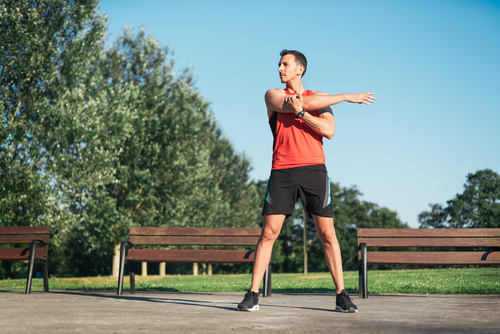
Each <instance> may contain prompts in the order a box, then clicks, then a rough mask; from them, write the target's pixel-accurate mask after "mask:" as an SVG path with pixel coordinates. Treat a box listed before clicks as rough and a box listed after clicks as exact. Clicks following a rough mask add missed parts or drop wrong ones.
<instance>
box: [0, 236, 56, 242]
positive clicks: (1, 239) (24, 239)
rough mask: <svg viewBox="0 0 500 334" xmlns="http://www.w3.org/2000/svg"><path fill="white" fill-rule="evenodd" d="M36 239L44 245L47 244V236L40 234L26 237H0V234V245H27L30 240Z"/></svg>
mask: <svg viewBox="0 0 500 334" xmlns="http://www.w3.org/2000/svg"><path fill="white" fill-rule="evenodd" d="M33 239H37V240H42V241H43V242H45V243H48V242H49V235H48V234H46V235H41V234H26V235H22V234H20V235H16V234H11V235H1V234H0V244H29V243H31V240H33Z"/></svg>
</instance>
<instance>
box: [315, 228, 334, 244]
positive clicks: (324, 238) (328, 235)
mask: <svg viewBox="0 0 500 334" xmlns="http://www.w3.org/2000/svg"><path fill="white" fill-rule="evenodd" d="M318 236H319V239H320V240H321V242H322V243H323V244H330V245H334V244H335V243H337V242H338V241H337V236H336V235H335V231H325V232H318Z"/></svg>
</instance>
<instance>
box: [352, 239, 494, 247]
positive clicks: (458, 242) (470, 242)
mask: <svg viewBox="0 0 500 334" xmlns="http://www.w3.org/2000/svg"><path fill="white" fill-rule="evenodd" d="M362 242H364V243H366V246H368V247H490V246H498V245H500V237H498V238H463V237H460V238H449V237H443V238H430V237H429V238H390V237H386V238H366V237H358V245H359V244H360V243H362Z"/></svg>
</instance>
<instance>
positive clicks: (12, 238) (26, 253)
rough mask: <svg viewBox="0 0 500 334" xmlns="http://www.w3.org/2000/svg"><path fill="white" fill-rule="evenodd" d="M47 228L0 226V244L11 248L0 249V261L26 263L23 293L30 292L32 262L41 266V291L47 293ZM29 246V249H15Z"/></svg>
mask: <svg viewBox="0 0 500 334" xmlns="http://www.w3.org/2000/svg"><path fill="white" fill-rule="evenodd" d="M49 235H50V227H49V226H17V227H10V226H0V244H4V245H6V244H10V245H11V246H13V247H10V248H0V261H26V260H27V261H28V280H27V281H26V290H25V293H30V292H31V280H32V278H33V264H34V262H41V263H42V264H43V291H45V292H49V272H48V268H47V251H48V244H49ZM22 244H29V245H30V246H29V247H15V245H17V246H19V245H22Z"/></svg>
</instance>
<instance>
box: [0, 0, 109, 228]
mask: <svg viewBox="0 0 500 334" xmlns="http://www.w3.org/2000/svg"><path fill="white" fill-rule="evenodd" d="M96 7H97V1H91V0H86V1H82V0H75V1H72V2H66V1H58V0H53V1H43V2H42V1H12V0H6V1H2V3H0V48H1V50H0V68H1V70H0V99H1V104H2V117H1V120H0V122H1V124H0V126H1V130H0V140H1V144H0V198H1V200H0V220H1V221H0V223H1V224H2V225H32V224H42V223H44V222H43V220H44V218H46V217H48V216H49V215H50V212H51V211H52V210H53V209H54V205H55V204H54V201H53V200H52V199H51V197H50V196H49V195H48V194H49V193H50V191H51V190H50V186H49V184H50V182H51V177H50V172H48V171H47V165H46V155H47V150H46V147H45V145H44V144H45V140H44V139H45V137H46V136H45V135H46V134H45V133H43V132H42V131H41V129H40V126H41V125H40V118H41V117H42V116H43V115H44V114H45V112H46V110H47V108H50V106H51V104H52V101H53V94H52V92H51V88H52V87H53V85H54V84H55V82H56V80H57V79H58V78H59V77H60V74H61V73H63V72H66V73H68V74H75V73H78V72H79V70H80V69H81V68H82V67H81V66H84V65H85V64H84V62H82V59H85V58H86V57H87V56H88V54H87V52H86V50H87V48H86V47H85V45H90V44H92V43H93V42H94V40H95V39H96V38H97V39H98V38H99V35H100V34H102V31H103V18H102V17H100V16H98V15H96V13H95V9H96ZM40 135H42V137H40ZM47 136H48V134H47ZM45 223H46V222H45Z"/></svg>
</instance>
